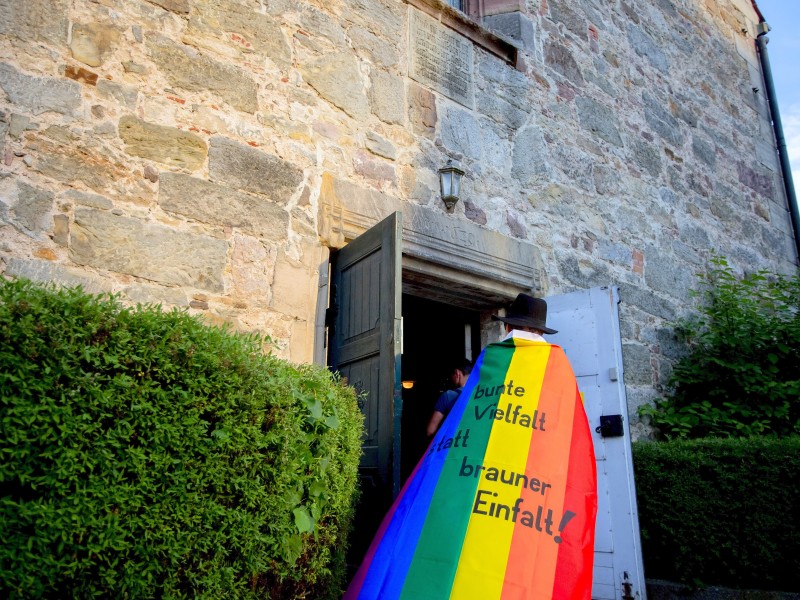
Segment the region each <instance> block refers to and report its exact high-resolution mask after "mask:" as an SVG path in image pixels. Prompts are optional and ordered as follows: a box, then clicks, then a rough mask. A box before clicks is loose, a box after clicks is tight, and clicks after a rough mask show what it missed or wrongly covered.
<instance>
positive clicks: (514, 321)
mask: <svg viewBox="0 0 800 600" xmlns="http://www.w3.org/2000/svg"><path fill="white" fill-rule="evenodd" d="M492 320H493V321H502V322H503V323H508V324H509V325H518V326H520V327H533V328H535V329H541V330H542V331H543V332H544V333H549V334H551V335H552V334H554V333H558V331H557V330H555V329H550V328H549V327H547V326H546V325H545V324H544V323H542V322H541V321H535V320H533V319H528V318H525V317H498V316H497V315H492Z"/></svg>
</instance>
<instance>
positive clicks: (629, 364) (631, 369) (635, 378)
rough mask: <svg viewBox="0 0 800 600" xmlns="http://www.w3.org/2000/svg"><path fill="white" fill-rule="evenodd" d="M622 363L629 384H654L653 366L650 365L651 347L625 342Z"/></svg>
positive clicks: (626, 381)
mask: <svg viewBox="0 0 800 600" xmlns="http://www.w3.org/2000/svg"><path fill="white" fill-rule="evenodd" d="M622 365H623V369H624V370H625V383H626V384H627V385H652V383H653V368H652V367H651V366H650V349H649V348H647V346H643V345H641V344H623V345H622Z"/></svg>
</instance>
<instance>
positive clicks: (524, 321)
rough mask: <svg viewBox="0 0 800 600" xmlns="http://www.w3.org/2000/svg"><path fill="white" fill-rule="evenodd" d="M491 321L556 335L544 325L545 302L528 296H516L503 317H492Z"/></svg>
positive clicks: (545, 316)
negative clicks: (531, 328)
mask: <svg viewBox="0 0 800 600" xmlns="http://www.w3.org/2000/svg"><path fill="white" fill-rule="evenodd" d="M492 319H493V320H495V321H502V322H503V323H508V324H509V325H518V326H520V327H533V328H534V329H541V330H542V331H543V332H545V333H558V331H556V330H555V329H550V328H549V327H548V326H547V325H545V323H546V322H547V302H545V301H544V300H542V299H541V298H534V297H533V296H528V294H519V295H517V297H516V299H515V300H514V302H512V303H511V306H509V307H508V310H507V311H506V316H505V317H498V316H497V315H492Z"/></svg>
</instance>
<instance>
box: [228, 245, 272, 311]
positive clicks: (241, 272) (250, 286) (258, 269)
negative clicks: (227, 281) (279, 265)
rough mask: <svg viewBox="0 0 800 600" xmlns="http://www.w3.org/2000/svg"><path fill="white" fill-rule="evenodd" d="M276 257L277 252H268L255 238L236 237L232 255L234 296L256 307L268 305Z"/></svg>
mask: <svg viewBox="0 0 800 600" xmlns="http://www.w3.org/2000/svg"><path fill="white" fill-rule="evenodd" d="M276 256H277V252H275V251H274V250H273V251H270V250H267V248H266V247H265V246H264V244H262V243H261V242H260V241H259V240H257V239H255V238H252V237H246V236H238V235H237V236H234V239H233V252H232V254H231V280H232V283H233V293H234V295H235V296H237V297H240V298H247V299H248V301H249V302H253V303H254V304H256V305H265V304H267V302H268V301H269V291H270V289H271V285H270V284H271V282H272V273H273V270H274V268H275V259H276Z"/></svg>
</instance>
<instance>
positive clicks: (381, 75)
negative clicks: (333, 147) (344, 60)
mask: <svg viewBox="0 0 800 600" xmlns="http://www.w3.org/2000/svg"><path fill="white" fill-rule="evenodd" d="M370 81H371V84H372V85H371V87H370V90H369V101H370V106H371V107H372V113H373V114H374V115H375V116H376V117H378V118H379V119H380V120H381V121H383V122H384V123H393V124H402V122H403V115H404V112H405V85H404V84H403V80H402V78H400V77H398V76H397V75H392V74H390V73H387V72H386V71H374V72H373V73H372V74H371V75H370ZM435 110H436V109H435V106H434V113H435ZM434 121H435V117H434Z"/></svg>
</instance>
